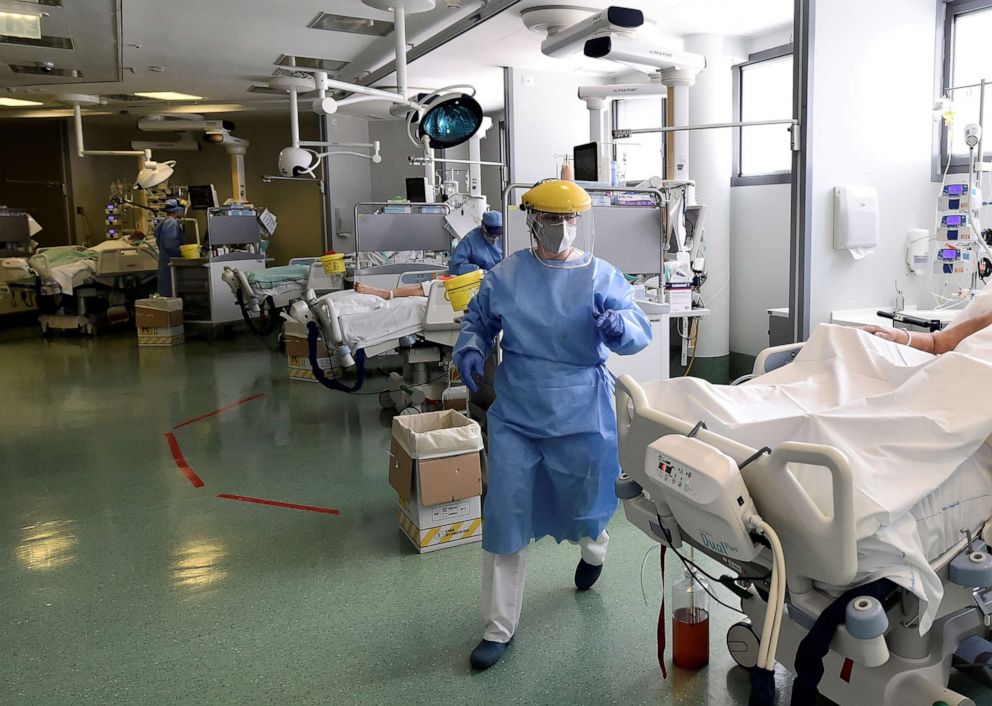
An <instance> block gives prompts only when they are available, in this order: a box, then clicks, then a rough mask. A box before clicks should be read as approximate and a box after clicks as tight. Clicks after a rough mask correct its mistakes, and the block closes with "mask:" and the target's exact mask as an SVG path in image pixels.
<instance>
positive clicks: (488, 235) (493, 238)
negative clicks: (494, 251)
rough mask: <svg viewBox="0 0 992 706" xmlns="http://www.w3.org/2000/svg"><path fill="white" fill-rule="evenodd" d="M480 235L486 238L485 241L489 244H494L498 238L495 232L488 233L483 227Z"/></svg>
mask: <svg viewBox="0 0 992 706" xmlns="http://www.w3.org/2000/svg"><path fill="white" fill-rule="evenodd" d="M482 235H483V237H484V238H485V239H486V242H487V243H489V244H490V245H495V244H496V241H497V240H499V236H498V235H496V234H495V233H490V232H489V231H488V230H486V229H485V228H483V229H482Z"/></svg>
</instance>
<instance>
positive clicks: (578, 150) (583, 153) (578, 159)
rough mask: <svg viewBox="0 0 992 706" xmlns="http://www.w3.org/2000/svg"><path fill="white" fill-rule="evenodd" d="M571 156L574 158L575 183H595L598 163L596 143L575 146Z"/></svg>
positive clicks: (597, 174)
mask: <svg viewBox="0 0 992 706" xmlns="http://www.w3.org/2000/svg"><path fill="white" fill-rule="evenodd" d="M572 154H573V156H574V158H575V179H576V181H597V180H598V179H599V163H598V159H597V154H598V150H597V148H596V143H595V142H589V143H586V144H584V145H576V146H575V149H574V151H573V153H572Z"/></svg>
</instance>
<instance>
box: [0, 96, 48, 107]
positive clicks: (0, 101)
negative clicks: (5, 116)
mask: <svg viewBox="0 0 992 706" xmlns="http://www.w3.org/2000/svg"><path fill="white" fill-rule="evenodd" d="M0 105H3V106H6V107H8V108H22V107H24V106H26V105H44V103H39V102H38V101H26V100H22V99H20V98H0Z"/></svg>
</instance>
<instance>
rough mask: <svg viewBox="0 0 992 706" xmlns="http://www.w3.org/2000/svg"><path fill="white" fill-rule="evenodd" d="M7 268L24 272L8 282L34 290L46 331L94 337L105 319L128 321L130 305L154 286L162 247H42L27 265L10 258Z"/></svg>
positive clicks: (126, 243)
mask: <svg viewBox="0 0 992 706" xmlns="http://www.w3.org/2000/svg"><path fill="white" fill-rule="evenodd" d="M3 269H4V270H5V271H6V272H8V273H10V272H15V273H17V272H18V270H19V271H20V273H19V276H18V277H17V278H16V279H14V280H11V281H9V286H10V287H11V288H12V289H13V288H25V287H26V288H30V289H33V290H34V291H35V294H36V297H37V299H38V301H39V308H40V309H42V311H43V312H45V313H42V314H41V315H40V316H39V317H38V321H39V323H40V325H41V330H42V333H46V332H47V331H49V330H50V329H62V330H65V329H79V330H81V331H83V332H85V333H88V334H91V335H92V334H94V333H96V324H97V322H98V320H99V319H100V318H101V317H104V316H105V317H106V318H107V319H108V320H110V321H111V322H115V323H116V322H121V321H127V320H128V319H129V318H130V316H129V314H128V312H127V308H126V304H127V303H128V302H129V301H134V300H135V299H139V298H141V297H143V296H145V295H147V294H148V293H150V291H151V290H152V289H153V288H154V283H155V279H156V276H157V269H158V248H157V247H156V245H155V242H154V241H153V240H150V239H145V240H140V241H133V240H130V239H120V240H107V241H105V242H103V243H100V244H99V245H96V246H94V247H92V248H84V247H82V246H56V247H50V248H41V249H39V250H38V251H37V252H36V253H35V254H34V255H32V256H31V257H30V258H25V259H23V261H22V260H21V259H18V258H8V259H7V260H5V262H4V268H3Z"/></svg>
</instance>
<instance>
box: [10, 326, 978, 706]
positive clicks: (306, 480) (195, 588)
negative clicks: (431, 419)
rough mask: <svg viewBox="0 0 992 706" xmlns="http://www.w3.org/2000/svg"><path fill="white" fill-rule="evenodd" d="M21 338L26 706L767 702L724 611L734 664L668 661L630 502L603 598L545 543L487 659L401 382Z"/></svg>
mask: <svg viewBox="0 0 992 706" xmlns="http://www.w3.org/2000/svg"><path fill="white" fill-rule="evenodd" d="M0 340H2V342H0V400H2V404H0V429H2V431H0V449H2V451H0V703H3V704H8V703H9V704H81V703H96V704H173V703H187V704H221V703H223V704H256V703H258V704H394V703H404V704H458V705H461V704H482V703H487V704H499V703H507V704H623V705H627V704H631V705H633V704H669V703H673V704H744V703H746V702H747V694H748V679H747V675H746V673H744V672H743V671H742V670H740V669H738V668H734V667H733V662H732V661H731V659H730V657H729V656H728V654H727V652H726V649H725V648H724V636H725V632H726V628H727V627H728V626H729V625H730V624H732V623H733V622H735V621H736V620H737V616H735V615H734V614H733V613H731V612H730V611H727V610H725V609H722V608H717V609H715V610H714V611H713V615H712V620H711V623H712V624H711V655H712V660H711V664H710V666H709V667H708V668H706V669H704V670H701V671H699V672H684V671H681V670H678V669H670V671H669V677H668V680H667V681H664V680H662V678H661V674H660V672H659V669H658V665H657V657H656V645H655V629H656V620H657V613H658V602H659V585H660V582H659V577H658V567H657V562H658V559H657V556H658V555H657V545H655V544H654V543H653V542H652V541H650V540H649V539H648V538H647V537H645V536H644V535H643V534H641V533H640V532H639V531H638V530H637V529H635V528H634V527H633V526H632V525H630V524H629V523H627V521H626V520H625V519H624V517H623V515H622V512H621V513H618V514H617V515H616V516H615V517H614V519H613V522H612V523H611V525H610V533H611V542H610V555H609V558H608V560H607V565H606V570H605V572H604V574H603V578H602V579H601V580H600V582H599V584H597V586H596V587H595V588H594V589H593V590H592V591H590V592H588V593H584V594H576V592H575V590H574V587H573V586H572V573H573V571H574V566H575V562H576V561H577V559H578V554H577V548H576V547H572V546H569V545H561V546H557V545H555V544H554V543H553V542H552V541H549V540H545V541H542V542H540V543H538V544H537V545H536V546H535V548H534V549H533V551H532V554H531V560H530V569H529V576H528V582H527V589H526V595H525V605H524V611H523V616H522V622H521V627H520V630H519V632H518V635H517V639H516V640H515V642H514V644H513V645H512V647H511V648H510V649H509V651H508V652H507V656H506V658H505V659H504V661H503V662H501V663H500V664H499V665H497V666H496V667H495V668H493V669H491V670H489V671H488V672H486V673H483V674H474V673H472V672H471V671H470V669H469V667H468V654H469V652H470V650H471V649H472V647H474V646H475V644H476V643H477V642H478V640H479V638H480V637H481V629H482V628H481V615H480V613H481V611H480V607H479V593H480V587H479V583H480V576H481V559H480V557H481V548H480V545H479V544H470V545H465V546H461V547H454V548H450V549H445V550H443V551H440V552H436V553H433V554H427V555H418V554H416V553H415V552H414V551H413V549H412V548H411V546H410V545H409V543H408V542H407V540H406V539H405V538H404V537H403V536H402V535H401V534H400V531H399V529H398V526H397V521H396V513H395V495H394V493H393V491H392V490H391V489H390V487H389V485H388V483H387V477H386V468H387V465H386V462H387V453H388V448H389V433H390V432H389V425H390V416H389V415H388V413H385V412H383V411H382V410H380V408H379V406H378V401H377V398H376V396H375V395H366V396H347V395H344V394H340V393H333V392H330V391H328V390H325V389H323V388H321V387H320V386H318V385H316V384H313V383H305V382H299V381H290V380H289V379H288V377H287V372H286V365H285V359H284V358H283V357H281V356H280V355H279V354H277V353H272V352H270V351H269V350H267V349H265V348H264V347H262V346H261V345H260V343H259V342H258V341H256V340H255V339H254V338H253V337H251V336H250V335H247V334H241V335H238V336H235V337H234V338H232V339H224V340H220V341H216V342H213V343H208V342H206V341H199V340H195V339H191V340H190V341H189V342H188V343H187V344H185V345H183V346H180V347H176V348H172V349H140V350H139V349H138V348H137V347H136V345H135V340H134V338H133V337H132V336H131V335H128V334H125V333H116V334H115V333H110V334H105V335H102V336H99V337H97V338H95V339H88V338H83V337H78V336H56V337H53V338H51V339H42V338H41V337H40V336H39V334H38V332H37V330H36V329H31V328H24V329H17V330H16V331H10V330H8V331H6V332H4V335H3V336H2V337H0ZM383 384H384V379H383V377H382V376H373V377H371V378H370V379H369V381H368V382H367V383H366V389H367V390H369V391H375V390H378V389H380V388H381V387H382V386H383ZM249 398H251V399H249ZM246 399H247V400H248V401H244V402H243V403H242V404H240V405H237V406H233V407H230V408H228V409H226V410H224V411H221V412H219V413H217V414H215V415H213V416H208V417H205V418H203V419H199V420H198V421H193V422H191V423H189V424H186V425H185V426H181V427H180V428H178V429H176V428H175V427H176V426H177V425H179V424H181V423H182V422H184V421H187V420H191V419H194V418H197V417H200V416H201V415H204V414H207V413H209V412H211V411H213V410H216V409H218V408H223V407H225V406H227V405H231V404H233V403H237V402H239V401H243V400H246ZM167 433H172V434H174V438H175V449H176V453H177V454H179V455H180V456H181V459H182V461H181V462H180V463H185V464H186V466H188V468H189V469H190V471H188V473H189V474H190V475H192V474H195V477H199V478H200V479H202V482H203V485H202V487H195V486H194V485H193V483H192V482H191V481H190V479H189V478H188V477H187V473H184V472H183V471H182V469H181V468H180V467H179V466H180V463H177V460H176V458H174V454H173V450H172V449H171V448H170V444H169V439H168V438H167V436H166V435H167ZM218 494H229V495H235V496H247V497H251V498H260V499H266V500H271V501H277V502H284V503H289V504H295V505H305V506H309V507H312V508H321V509H333V510H336V511H337V512H338V513H339V514H331V513H329V512H312V511H307V510H304V509H296V508H289V507H279V506H270V505H262V504H256V503H249V502H241V501H237V500H232V499H228V498H222V497H218ZM649 551H650V552H651V554H650V556H649V557H648V558H647V566H646V568H645V569H644V578H643V591H644V593H645V594H646V596H647V603H646V604H645V601H644V598H643V597H642V578H641V572H642V561H644V559H645V556H646V554H647V553H648V552H649ZM675 568H676V567H675V566H674V565H673V564H669V569H670V571H671V573H672V574H675V573H676V571H675ZM669 660H670V653H669ZM778 681H779V686H780V692H781V694H780V702H782V703H785V702H787V696H788V693H789V689H788V683H789V681H790V679H789V677H788V675H787V674H786V673H785V672H780V673H779V674H778ZM959 688H961V690H962V691H964V690H965V689H964V687H960V686H959ZM972 689H974V687H972ZM974 693H977V694H978V695H977V696H973V698H976V700H980V699H981V698H982V692H981V690H978V691H977V692H974ZM985 703H990V701H988V700H986V702H985Z"/></svg>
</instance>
